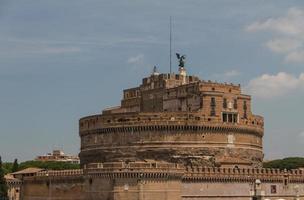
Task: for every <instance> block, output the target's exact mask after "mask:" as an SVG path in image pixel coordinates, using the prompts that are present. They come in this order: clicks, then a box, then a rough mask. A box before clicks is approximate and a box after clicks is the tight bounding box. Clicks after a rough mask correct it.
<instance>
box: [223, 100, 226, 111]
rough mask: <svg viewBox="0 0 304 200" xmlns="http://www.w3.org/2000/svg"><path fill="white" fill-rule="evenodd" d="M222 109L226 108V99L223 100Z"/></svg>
mask: <svg viewBox="0 0 304 200" xmlns="http://www.w3.org/2000/svg"><path fill="white" fill-rule="evenodd" d="M223 108H224V109H226V108H227V99H226V98H224V100H223Z"/></svg>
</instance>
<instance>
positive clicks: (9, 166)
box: [2, 163, 13, 174]
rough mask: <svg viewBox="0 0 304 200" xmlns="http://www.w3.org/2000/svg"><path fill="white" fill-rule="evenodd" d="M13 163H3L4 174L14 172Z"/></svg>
mask: <svg viewBox="0 0 304 200" xmlns="http://www.w3.org/2000/svg"><path fill="white" fill-rule="evenodd" d="M12 166H13V163H2V169H3V171H4V174H8V173H11V172H12Z"/></svg>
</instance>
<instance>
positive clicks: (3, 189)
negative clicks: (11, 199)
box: [0, 156, 7, 198]
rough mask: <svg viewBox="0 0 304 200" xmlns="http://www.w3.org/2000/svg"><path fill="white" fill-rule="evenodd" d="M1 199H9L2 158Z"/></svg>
mask: <svg viewBox="0 0 304 200" xmlns="http://www.w3.org/2000/svg"><path fill="white" fill-rule="evenodd" d="M0 198H7V185H6V181H5V178H4V170H3V165H2V160H1V156H0Z"/></svg>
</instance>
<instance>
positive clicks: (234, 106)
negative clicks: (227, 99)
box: [233, 99, 238, 109]
mask: <svg viewBox="0 0 304 200" xmlns="http://www.w3.org/2000/svg"><path fill="white" fill-rule="evenodd" d="M233 108H234V109H237V108H238V106H237V99H234V102H233Z"/></svg>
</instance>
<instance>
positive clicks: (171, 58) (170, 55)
mask: <svg viewBox="0 0 304 200" xmlns="http://www.w3.org/2000/svg"><path fill="white" fill-rule="evenodd" d="M171 73H172V17H171V16H170V74H171Z"/></svg>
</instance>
